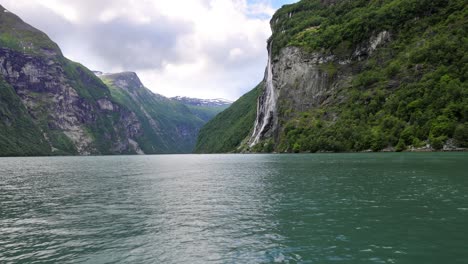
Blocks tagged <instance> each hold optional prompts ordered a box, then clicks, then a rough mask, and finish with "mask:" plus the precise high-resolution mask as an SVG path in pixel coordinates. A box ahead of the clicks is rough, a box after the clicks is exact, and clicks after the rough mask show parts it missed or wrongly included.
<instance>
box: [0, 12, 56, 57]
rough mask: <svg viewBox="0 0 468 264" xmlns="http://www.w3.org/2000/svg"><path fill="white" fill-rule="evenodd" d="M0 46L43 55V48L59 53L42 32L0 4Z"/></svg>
mask: <svg viewBox="0 0 468 264" xmlns="http://www.w3.org/2000/svg"><path fill="white" fill-rule="evenodd" d="M0 33H1V34H0V47H5V48H9V49H13V50H16V51H21V52H25V53H29V54H34V55H43V54H44V50H47V51H52V52H54V53H56V54H61V51H60V49H59V47H58V46H57V44H55V43H54V42H53V41H51V40H50V39H49V37H48V36H47V35H46V34H44V33H43V32H41V31H39V30H37V29H35V28H33V27H31V26H30V25H28V24H26V23H24V22H23V21H22V20H21V19H20V18H19V17H18V16H16V15H15V14H13V13H10V12H8V11H6V12H5V8H3V7H2V6H1V5H0Z"/></svg>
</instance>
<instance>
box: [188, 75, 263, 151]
mask: <svg viewBox="0 0 468 264" xmlns="http://www.w3.org/2000/svg"><path fill="white" fill-rule="evenodd" d="M262 89H263V83H261V84H259V85H258V86H257V87H256V88H255V89H253V90H252V91H250V92H248V93H247V94H245V95H244V96H242V97H241V98H239V99H238V100H237V101H236V102H234V103H233V104H232V105H231V106H230V107H229V108H228V109H226V110H224V111H223V112H221V113H220V114H218V115H217V116H216V117H215V118H213V119H212V120H211V121H210V122H208V123H207V124H206V125H205V126H204V127H203V128H202V129H201V130H200V134H199V135H198V141H197V146H196V148H195V152H197V153H222V152H232V151H236V148H237V147H238V146H239V145H240V144H241V142H242V141H243V140H244V139H245V138H246V137H247V136H248V135H249V133H251V129H252V128H253V124H254V122H255V117H256V115H257V98H258V95H259V94H260V92H261V90H262Z"/></svg>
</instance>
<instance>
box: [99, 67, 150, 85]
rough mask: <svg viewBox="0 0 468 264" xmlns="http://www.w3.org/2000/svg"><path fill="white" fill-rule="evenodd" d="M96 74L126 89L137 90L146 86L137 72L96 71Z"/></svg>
mask: <svg viewBox="0 0 468 264" xmlns="http://www.w3.org/2000/svg"><path fill="white" fill-rule="evenodd" d="M94 74H96V76H98V77H99V78H101V79H103V80H105V81H108V82H111V83H113V84H114V85H116V86H118V87H121V88H123V89H126V90H137V89H142V88H144V87H145V86H144V85H143V83H142V82H141V80H140V78H139V77H138V75H137V74H136V73H135V72H130V71H127V72H119V73H103V72H100V71H94Z"/></svg>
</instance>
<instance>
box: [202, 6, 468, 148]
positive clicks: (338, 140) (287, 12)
mask: <svg viewBox="0 0 468 264" xmlns="http://www.w3.org/2000/svg"><path fill="white" fill-rule="evenodd" d="M467 16H468V5H467V4H466V1H465V0H450V1H446V0H435V1H433V0H372V1H368V0H352V1H351V0H350V1H348V0H346V1H345V0H302V1H300V2H299V3H296V4H292V5H287V6H284V7H283V8H281V9H280V10H279V11H278V12H277V13H276V14H275V15H274V16H273V18H272V20H271V25H272V28H273V32H274V33H273V35H272V37H271V39H270V40H271V41H272V45H273V47H272V54H273V56H278V55H279V54H280V50H281V49H282V48H284V47H286V46H295V47H300V48H301V49H302V50H304V51H305V52H319V53H321V54H328V55H333V56H335V58H336V59H337V60H336V61H338V59H340V60H346V59H349V60H350V61H351V64H349V65H344V66H343V65H340V64H338V63H328V64H326V65H324V66H321V68H323V69H322V70H326V71H327V73H328V75H329V76H331V78H332V79H333V78H335V76H339V75H340V74H341V73H343V72H345V71H347V72H352V80H351V81H350V83H349V87H348V86H346V87H344V88H342V89H335V90H334V94H333V95H332V98H329V100H328V103H327V104H323V105H322V106H321V107H318V108H317V107H316V108H312V109H309V110H307V111H304V112H292V111H291V110H290V109H288V107H287V105H284V104H283V105H279V118H280V120H279V122H280V128H279V131H278V133H279V135H278V137H277V139H278V142H275V141H274V140H273V139H266V140H265V141H264V142H261V144H258V145H257V146H255V147H254V148H253V149H251V151H256V152H271V151H279V152H284V151H286V152H316V151H334V152H337V151H365V150H369V149H370V150H373V151H380V150H383V149H386V148H390V149H394V150H396V151H403V150H406V149H408V148H410V147H412V148H419V147H424V146H426V145H427V144H430V145H431V147H432V148H434V149H441V148H442V147H443V146H444V144H449V145H452V146H457V147H462V148H463V147H464V148H466V147H468V85H467V78H468V19H467ZM383 31H386V32H389V34H390V41H389V42H388V43H385V44H384V45H382V46H379V47H378V49H377V51H375V52H374V53H373V54H372V55H371V56H368V57H364V58H362V57H361V58H360V59H356V58H355V57H353V53H354V52H355V51H356V50H357V49H358V48H359V47H362V46H363V45H368V42H369V40H370V39H371V38H372V37H374V36H376V35H377V34H378V33H380V32H383ZM330 71H331V72H332V73H330ZM282 100H283V101H284V100H287V99H285V98H283V99H282ZM283 101H280V103H281V102H283ZM252 102H253V100H252ZM235 106H236V105H235V104H234V105H233V107H232V108H235ZM251 109H254V107H253V106H251ZM231 111H234V109H231ZM236 118H237V116H235V117H233V118H231V119H229V117H227V116H225V118H223V119H222V120H220V119H221V116H220V117H219V119H216V120H214V121H213V122H210V123H209V126H207V127H205V128H204V129H203V130H202V131H204V133H202V135H201V136H200V139H204V140H203V141H202V140H200V141H199V145H198V148H197V149H198V150H199V151H200V152H203V151H214V150H216V151H218V152H220V151H232V150H234V149H236V148H237V147H238V146H239V143H240V142H241V141H242V139H241V140H239V139H238V140H235V141H234V142H232V141H229V140H228V139H224V137H225V134H226V133H230V131H231V130H232V129H231V128H232V127H233V126H232V124H231V123H232V122H233V121H234V120H236ZM221 121H222V122H221ZM252 124H253V122H251V126H248V128H246V129H245V130H244V131H242V132H243V133H242V135H248V131H250V129H251V127H252ZM205 131H217V133H207V132H205ZM226 131H227V132H226ZM236 132H237V134H239V132H238V131H236ZM207 135H209V137H208V136H207ZM202 136H203V137H202ZM206 138H212V139H211V140H210V141H208V140H207V139H206ZM227 142H232V144H227ZM205 144H206V145H205ZM208 144H209V146H208ZM225 144H227V146H226V147H224V148H221V147H220V146H224V145H225Z"/></svg>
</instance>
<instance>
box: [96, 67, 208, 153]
mask: <svg viewBox="0 0 468 264" xmlns="http://www.w3.org/2000/svg"><path fill="white" fill-rule="evenodd" d="M99 77H100V78H101V79H102V80H103V81H104V83H106V84H107V86H108V87H109V88H110V91H111V95H112V98H114V99H115V100H116V101H117V102H118V103H120V104H122V105H125V106H126V107H128V108H129V109H130V110H131V111H132V112H134V113H135V114H136V116H137V119H138V121H139V122H140V124H141V129H142V131H143V132H144V133H143V134H142V135H141V136H140V137H139V138H138V139H137V142H138V143H139V145H140V146H141V148H142V150H143V151H144V152H145V153H190V152H192V151H193V148H194V146H195V142H196V138H197V135H198V131H199V129H200V128H201V127H202V126H203V124H204V123H205V122H204V121H203V120H201V119H200V118H198V117H197V116H195V115H194V114H193V113H192V112H191V111H190V110H189V108H188V107H186V106H185V105H184V104H182V103H180V102H177V101H174V100H171V99H169V98H166V97H164V96H162V95H158V94H154V93H152V92H151V91H150V90H148V89H147V88H145V87H144V86H143V84H142V83H141V81H140V79H139V78H138V76H137V75H136V74H135V73H133V72H124V73H116V74H104V75H99Z"/></svg>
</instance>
